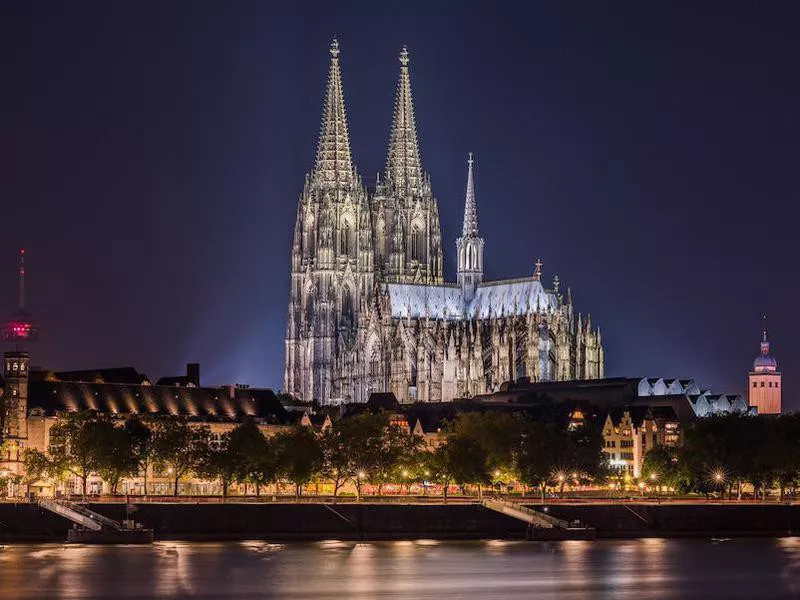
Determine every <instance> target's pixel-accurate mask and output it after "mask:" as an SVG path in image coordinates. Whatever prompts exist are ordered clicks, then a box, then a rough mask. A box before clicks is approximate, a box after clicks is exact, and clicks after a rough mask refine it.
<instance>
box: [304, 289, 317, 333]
mask: <svg viewBox="0 0 800 600" xmlns="http://www.w3.org/2000/svg"><path fill="white" fill-rule="evenodd" d="M315 313H316V309H315V306H314V298H313V296H311V295H310V294H309V296H308V298H307V299H306V326H307V327H312V326H313V324H314V316H315Z"/></svg>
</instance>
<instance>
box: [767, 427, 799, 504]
mask: <svg viewBox="0 0 800 600" xmlns="http://www.w3.org/2000/svg"><path fill="white" fill-rule="evenodd" d="M769 446H770V450H769V452H770V453H771V454H772V456H773V457H774V464H775V478H776V481H777V483H778V490H779V493H780V500H781V501H783V500H784V497H785V494H786V490H787V488H789V489H791V488H796V487H797V485H798V480H800V413H794V414H791V415H782V416H780V417H778V418H777V419H776V420H775V423H774V433H773V435H772V436H771V437H770V443H769Z"/></svg>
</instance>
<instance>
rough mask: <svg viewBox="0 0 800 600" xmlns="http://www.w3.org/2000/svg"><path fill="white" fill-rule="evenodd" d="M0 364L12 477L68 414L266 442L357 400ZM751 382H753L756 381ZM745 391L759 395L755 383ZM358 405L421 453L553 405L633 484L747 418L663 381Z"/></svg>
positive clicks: (163, 489) (192, 379) (190, 374)
mask: <svg viewBox="0 0 800 600" xmlns="http://www.w3.org/2000/svg"><path fill="white" fill-rule="evenodd" d="M3 367H4V368H3V371H4V382H3V397H4V398H5V402H4V405H5V407H6V411H5V414H4V418H3V433H4V438H5V443H4V444H3V445H2V453H1V454H0V477H1V476H2V475H3V474H5V475H9V476H14V475H22V474H23V471H24V464H23V458H24V451H25V449H27V448H33V449H36V450H40V451H42V452H46V451H47V450H48V448H49V447H50V430H51V428H52V427H53V425H55V424H56V423H57V422H58V421H59V419H60V418H62V416H63V415H64V414H65V413H68V412H74V411H84V410H86V411H95V412H97V413H100V414H108V415H112V416H116V417H118V418H120V420H122V419H124V418H125V417H127V416H130V415H134V414H138V415H178V416H181V417H184V418H186V419H188V420H189V421H191V422H193V423H197V424H203V425H206V426H207V427H208V428H209V429H210V431H211V433H212V435H213V436H216V437H217V438H219V436H221V435H222V434H224V433H225V432H227V431H230V430H231V429H233V428H234V427H236V425H237V424H238V423H240V422H242V420H243V419H245V418H252V419H253V420H254V421H255V422H256V423H257V424H258V427H259V428H260V430H261V431H262V432H263V433H264V435H266V436H272V435H275V434H276V433H278V432H281V431H286V430H287V429H289V428H291V427H293V426H297V425H304V426H308V427H314V428H317V429H319V430H323V429H325V428H327V427H335V426H336V420H337V418H339V417H341V416H343V415H347V414H348V413H351V412H353V411H357V410H363V408H364V405H363V404H356V405H346V406H341V407H337V408H327V409H324V410H323V411H318V412H316V413H315V412H314V410H313V409H312V408H311V407H309V406H308V405H306V404H297V405H292V403H291V402H288V403H287V402H284V403H282V402H281V401H280V400H279V398H278V397H277V396H276V395H275V393H274V392H273V391H272V390H269V389H258V388H250V387H246V386H222V387H204V386H202V385H201V382H200V369H199V365H197V364H189V365H187V370H186V374H185V375H182V376H178V377H167V378H162V379H159V380H157V381H155V383H154V382H153V381H152V380H151V379H149V378H148V377H147V376H145V375H144V374H142V373H140V372H139V371H137V370H136V369H134V368H131V367H126V368H116V369H96V370H84V371H62V372H54V371H47V370H38V369H34V370H32V371H31V369H30V356H29V354H28V353H27V352H25V351H21V350H14V351H9V352H6V353H5V355H4V365H3ZM754 373H755V372H754ZM756 377H757V378H756V379H755V381H760V379H758V377H763V375H756ZM755 389H759V390H760V389H761V388H760V385H759V386H756V388H755ZM766 389H767V390H780V388H779V387H778V388H773V387H767V388H766ZM368 404H371V405H372V407H373V408H374V407H380V408H383V409H385V410H388V411H390V412H391V413H392V421H393V422H394V423H396V424H399V425H400V426H401V427H402V428H403V429H405V430H406V431H407V432H408V434H409V435H417V436H420V437H421V438H423V439H424V441H425V445H426V446H427V447H429V448H435V447H436V446H437V445H438V444H439V443H440V442H441V440H442V439H443V435H444V433H443V432H444V431H446V429H447V425H448V423H450V422H452V421H453V420H454V419H455V418H456V416H457V415H458V414H459V413H460V412H464V411H482V412H488V411H498V412H502V411H507V412H523V413H525V414H527V415H528V416H530V417H531V418H533V419H536V418H538V417H539V416H540V415H541V414H542V413H543V412H544V411H549V413H548V414H552V409H553V407H554V406H555V407H557V411H558V412H560V414H561V415H565V416H566V418H567V419H568V420H569V423H570V425H571V426H575V425H578V424H582V423H585V422H586V421H587V420H592V421H593V422H594V423H595V424H596V425H600V426H601V427H602V433H603V452H604V453H605V455H606V458H607V461H608V464H609V465H610V466H611V467H612V468H615V469H617V470H619V471H620V472H621V473H624V474H628V475H630V476H631V477H634V478H636V477H639V475H640V473H641V469H642V463H643V460H644V455H645V454H646V453H647V451H648V450H649V449H651V448H653V447H655V446H667V447H675V446H679V445H680V444H681V442H682V436H683V430H684V427H685V426H686V424H687V423H688V422H690V421H691V420H693V419H697V418H702V417H705V416H708V415H712V414H720V413H725V412H732V411H737V412H751V413H755V412H756V409H755V408H753V407H751V406H750V405H749V404H748V402H747V401H746V400H745V399H744V398H742V397H741V396H738V395H720V394H712V393H710V392H709V391H707V390H704V389H702V388H701V387H699V386H698V385H697V383H696V382H695V381H693V380H691V379H663V378H657V379H652V378H606V379H598V380H584V381H563V382H557V381H554V382H539V383H535V382H530V381H529V380H527V379H521V380H518V381H516V382H507V383H505V384H503V386H502V388H501V390H500V391H498V392H495V393H492V394H485V395H479V396H475V397H473V398H471V399H469V400H464V399H461V400H457V401H448V402H429V403H420V402H418V403H413V404H401V403H399V402H398V401H397V399H396V398H395V397H394V395H393V394H391V393H376V394H373V396H372V397H371V399H370V402H369V403H368ZM147 475H148V481H149V482H150V484H149V486H148V492H149V493H150V494H166V493H170V492H171V477H170V476H169V474H167V473H158V472H154V471H152V470H151V471H150V472H149V473H148V474H147ZM51 483H52V482H50V483H47V482H40V483H39V484H38V486H37V487H35V488H34V489H35V491H37V492H40V493H45V494H47V493H52V492H53V491H54V489H53V488H52V487H51ZM143 483H144V478H143V477H138V478H131V479H129V480H126V482H125V483H124V485H123V487H122V489H121V491H123V492H124V493H130V494H143V493H144V492H145V490H144V488H143ZM89 485H90V491H94V492H97V493H100V492H103V491H108V489H107V486H105V487H104V484H103V482H102V480H100V478H99V477H93V478H91V479H90V482H89ZM181 488H182V493H183V494H208V493H214V491H215V489H216V488H215V484H214V483H213V482H208V481H203V480H201V479H196V478H195V479H192V478H189V479H188V480H187V481H185V482H183V483H182V484H181ZM72 491H77V489H75V490H72Z"/></svg>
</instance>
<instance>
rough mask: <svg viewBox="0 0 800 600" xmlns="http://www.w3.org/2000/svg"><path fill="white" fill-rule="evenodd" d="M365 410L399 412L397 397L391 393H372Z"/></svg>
mask: <svg viewBox="0 0 800 600" xmlns="http://www.w3.org/2000/svg"><path fill="white" fill-rule="evenodd" d="M367 409H369V410H371V411H376V410H390V411H393V412H399V411H400V403H399V402H398V401H397V397H396V396H395V395H394V394H393V393H392V392H374V393H372V394H370V395H369V400H367Z"/></svg>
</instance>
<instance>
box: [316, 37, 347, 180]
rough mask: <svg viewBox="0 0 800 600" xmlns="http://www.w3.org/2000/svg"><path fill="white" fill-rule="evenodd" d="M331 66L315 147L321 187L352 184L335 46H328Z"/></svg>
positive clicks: (335, 44)
mask: <svg viewBox="0 0 800 600" xmlns="http://www.w3.org/2000/svg"><path fill="white" fill-rule="evenodd" d="M330 53H331V65H330V70H329V72H328V87H327V91H326V94H325V105H324V107H323V109H322V126H321V128H320V133H319V145H318V146H317V162H316V165H315V167H314V170H315V173H316V176H317V177H318V178H320V179H321V183H322V184H323V185H325V184H327V185H337V184H352V183H353V163H352V159H351V156H350V136H349V135H348V133H347V115H346V113H345V108H344V91H343V89H342V69H341V66H340V64H339V53H340V51H339V42H338V41H337V40H336V38H334V39H333V41H332V42H331V47H330Z"/></svg>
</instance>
